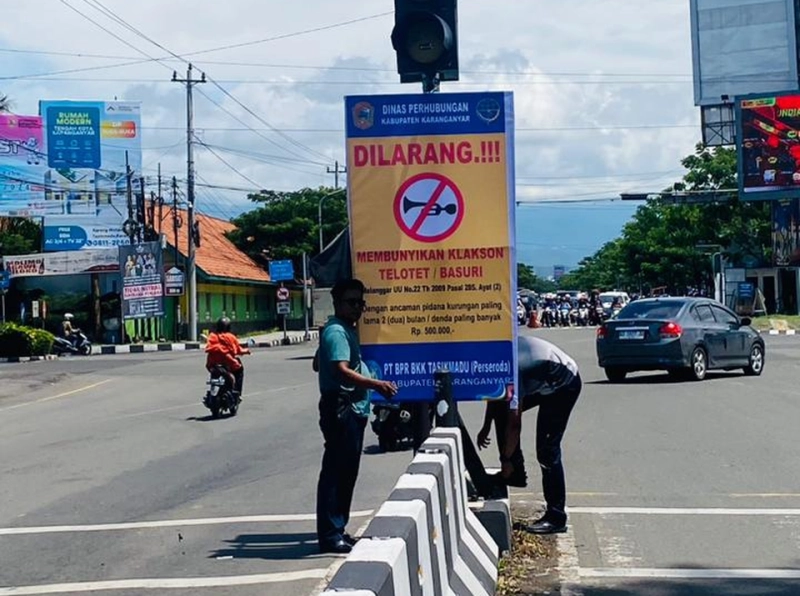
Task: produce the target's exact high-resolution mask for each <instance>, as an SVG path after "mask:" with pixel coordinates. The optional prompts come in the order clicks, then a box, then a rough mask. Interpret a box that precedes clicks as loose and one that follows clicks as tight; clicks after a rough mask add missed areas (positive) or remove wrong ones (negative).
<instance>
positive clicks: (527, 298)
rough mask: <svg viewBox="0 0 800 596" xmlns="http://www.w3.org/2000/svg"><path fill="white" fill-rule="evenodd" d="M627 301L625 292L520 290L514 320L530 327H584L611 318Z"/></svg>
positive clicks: (599, 323) (628, 299)
mask: <svg viewBox="0 0 800 596" xmlns="http://www.w3.org/2000/svg"><path fill="white" fill-rule="evenodd" d="M630 301H631V298H630V296H629V295H628V294H627V293H626V292H590V293H587V292H578V291H564V290H562V291H559V292H556V293H548V294H543V295H541V296H538V295H536V294H534V293H532V292H520V294H519V295H518V296H517V322H518V323H519V324H520V325H528V326H530V327H588V326H594V325H601V324H602V323H603V322H604V321H606V320H608V319H610V318H613V317H614V316H616V315H617V313H618V312H619V311H620V310H622V308H623V307H624V306H625V305H626V304H628V302H630Z"/></svg>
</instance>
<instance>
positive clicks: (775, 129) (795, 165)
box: [736, 93, 800, 200]
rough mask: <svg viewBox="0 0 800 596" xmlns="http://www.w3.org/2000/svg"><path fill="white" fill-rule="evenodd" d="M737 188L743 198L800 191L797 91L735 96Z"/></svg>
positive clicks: (799, 104) (786, 195) (782, 195)
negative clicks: (737, 140)
mask: <svg viewBox="0 0 800 596" xmlns="http://www.w3.org/2000/svg"><path fill="white" fill-rule="evenodd" d="M736 124H737V138H738V139H739V142H738V143H737V149H738V163H739V189H740V193H741V195H742V198H744V199H750V200H753V199H777V198H791V197H795V196H797V194H798V192H800V93H793V94H772V95H757V96H753V95H750V96H745V97H737V98H736Z"/></svg>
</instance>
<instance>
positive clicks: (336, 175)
mask: <svg viewBox="0 0 800 596" xmlns="http://www.w3.org/2000/svg"><path fill="white" fill-rule="evenodd" d="M327 171H328V174H333V188H335V189H336V190H339V174H347V168H346V167H344V166H342V167H341V169H340V168H339V162H338V161H336V162H334V166H333V169H331V167H330V166H328V169H327Z"/></svg>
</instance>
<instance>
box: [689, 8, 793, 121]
mask: <svg viewBox="0 0 800 596" xmlns="http://www.w3.org/2000/svg"><path fill="white" fill-rule="evenodd" d="M690 13H691V28H692V63H693V67H694V102H695V105H697V106H709V105H719V104H722V103H724V100H723V96H727V97H728V98H729V99H730V100H733V98H734V96H736V95H744V94H748V93H765V92H766V93H774V92H777V91H788V90H796V89H798V79H797V77H798V58H797V37H796V33H795V0H759V1H758V2H754V1H753V0H690Z"/></svg>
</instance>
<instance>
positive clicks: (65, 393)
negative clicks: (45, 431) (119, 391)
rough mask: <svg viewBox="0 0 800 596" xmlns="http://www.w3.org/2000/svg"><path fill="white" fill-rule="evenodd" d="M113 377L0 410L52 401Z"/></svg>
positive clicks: (101, 383) (109, 380)
mask: <svg viewBox="0 0 800 596" xmlns="http://www.w3.org/2000/svg"><path fill="white" fill-rule="evenodd" d="M112 380H113V379H105V380H104V381H98V382H97V383H92V384H91V385H86V386H84V387H78V388H77V389H73V390H72V391H65V392H64V393H59V394H58V395H51V396H50V397H43V398H41V399H36V400H34V401H27V402H25V403H22V404H16V405H14V406H8V407H6V408H0V412H6V411H8V410H16V409H17V408H24V407H26V406H33V405H35V404H41V403H44V402H48V401H53V400H54V399H60V398H62V397H67V396H69V395H75V394H76V393H81V392H83V391H88V390H89V389H94V388H95V387H99V386H100V385H105V384H106V383H110V382H111V381H112Z"/></svg>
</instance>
